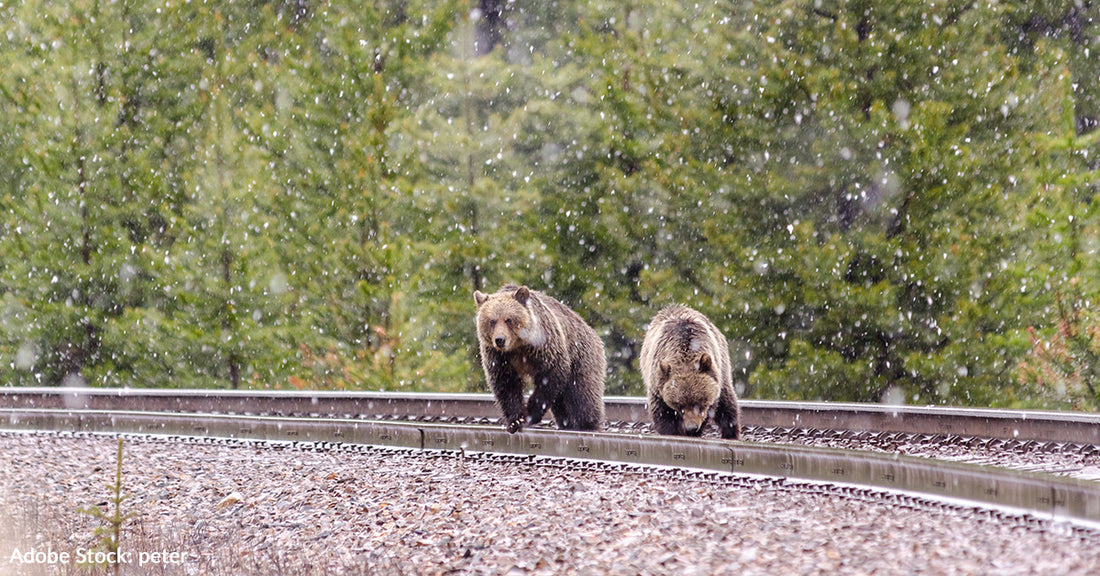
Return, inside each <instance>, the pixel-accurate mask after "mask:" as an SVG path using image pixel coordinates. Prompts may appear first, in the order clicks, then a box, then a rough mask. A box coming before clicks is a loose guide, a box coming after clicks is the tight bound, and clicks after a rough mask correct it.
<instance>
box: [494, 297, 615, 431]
mask: <svg viewBox="0 0 1100 576" xmlns="http://www.w3.org/2000/svg"><path fill="white" fill-rule="evenodd" d="M474 301H476V302H477V335H478V341H479V344H480V348H481V365H482V367H483V368H484V369H485V379H486V380H488V381H489V387H490V388H491V389H492V390H493V395H494V396H496V399H497V404H498V405H499V406H500V409H501V411H502V412H503V413H504V426H505V428H507V429H508V431H509V432H518V431H520V430H522V429H523V426H524V424H525V423H530V424H538V423H539V422H540V421H541V420H542V416H543V415H544V414H545V413H546V410H547V409H548V408H549V409H550V410H552V411H553V412H554V419H555V420H557V422H558V427H559V428H563V429H570V430H599V429H600V426H601V425H602V424H603V413H604V408H603V388H604V373H605V372H606V369H607V360H606V359H605V358H604V352H603V342H602V341H601V340H600V338H599V336H597V335H596V332H595V331H594V330H592V328H591V327H590V326H589V325H588V324H585V322H584V320H582V319H581V317H580V316H578V315H577V313H576V312H573V311H572V310H570V309H569V308H568V307H567V306H565V305H564V304H562V303H561V302H558V301H557V300H555V299H553V298H551V297H550V296H547V295H546V294H543V293H542V292H539V291H537V290H531V289H529V288H528V287H526V286H516V285H514V284H509V285H507V286H504V287H503V288H501V289H500V290H499V291H498V292H496V293H495V294H483V293H481V292H480V291H476V290H475V291H474ZM528 383H529V384H531V385H532V386H533V388H534V391H533V392H532V393H531V397H530V398H529V399H528V400H527V404H526V407H525V406H524V402H523V389H524V385H525V384H528Z"/></svg>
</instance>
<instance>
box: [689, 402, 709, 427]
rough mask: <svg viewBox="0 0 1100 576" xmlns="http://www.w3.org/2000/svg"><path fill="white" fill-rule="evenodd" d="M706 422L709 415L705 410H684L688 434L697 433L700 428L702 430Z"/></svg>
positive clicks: (696, 408)
mask: <svg viewBox="0 0 1100 576" xmlns="http://www.w3.org/2000/svg"><path fill="white" fill-rule="evenodd" d="M706 420H707V413H706V411H705V410H701V409H700V408H698V407H695V408H688V409H686V410H684V430H686V431H688V432H695V431H696V430H698V429H699V428H702V426H703V423H704V422H706Z"/></svg>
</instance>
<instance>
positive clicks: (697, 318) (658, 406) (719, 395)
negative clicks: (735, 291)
mask: <svg viewBox="0 0 1100 576" xmlns="http://www.w3.org/2000/svg"><path fill="white" fill-rule="evenodd" d="M641 365H642V380H643V381H644V382H645V386H646V395H647V397H648V404H649V413H650V416H651V417H652V419H653V426H654V428H656V430H657V433H658V434H669V435H679V436H699V435H701V434H702V433H703V430H704V428H705V426H706V424H707V422H708V421H709V420H710V419H711V418H713V419H714V422H715V424H717V425H718V430H719V432H720V433H721V435H722V437H723V438H731V439H739V438H740V437H741V425H740V420H741V414H740V408H739V407H738V405H737V394H736V392H734V390H733V376H732V374H731V372H730V358H729V345H728V344H727V343H726V338H725V336H723V335H722V333H721V332H719V331H718V328H716V327H715V326H714V324H713V323H712V322H711V321H710V320H708V319H707V317H706V316H704V315H702V314H700V313H699V312H696V311H695V310H692V309H691V308H688V307H686V306H680V305H672V306H669V307H667V308H665V309H663V310H661V311H660V312H658V313H657V315H656V316H654V317H653V321H652V322H650V324H649V329H648V330H646V334H645V340H644V341H643V342H642V357H641Z"/></svg>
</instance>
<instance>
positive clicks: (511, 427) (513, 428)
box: [506, 418, 523, 434]
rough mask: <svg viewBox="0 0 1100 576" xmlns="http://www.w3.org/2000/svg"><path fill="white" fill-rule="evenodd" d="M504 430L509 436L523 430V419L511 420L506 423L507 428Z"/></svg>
mask: <svg viewBox="0 0 1100 576" xmlns="http://www.w3.org/2000/svg"><path fill="white" fill-rule="evenodd" d="M506 428H507V430H508V433H509V434H515V433H516V432H519V431H520V430H523V418H517V419H515V420H512V421H511V422H509V423H508V426H506Z"/></svg>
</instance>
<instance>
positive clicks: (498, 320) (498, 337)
mask: <svg viewBox="0 0 1100 576" xmlns="http://www.w3.org/2000/svg"><path fill="white" fill-rule="evenodd" d="M530 299H531V291H530V289H528V288H527V287H526V286H521V287H519V288H517V289H516V290H515V291H508V290H502V291H501V292H497V293H496V294H484V293H482V292H480V291H478V290H475V291H474V301H475V302H477V334H478V338H480V339H481V341H482V342H484V343H485V344H486V345H487V346H488V347H489V348H491V349H493V350H497V351H498V352H511V351H512V350H515V349H516V348H519V347H521V346H525V345H530V346H540V345H541V344H542V341H543V340H544V339H543V338H542V331H541V330H540V329H539V322H538V317H537V316H536V315H535V314H532V313H531V310H530V309H529V308H528V305H527V303H528V301H529V300H530Z"/></svg>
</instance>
